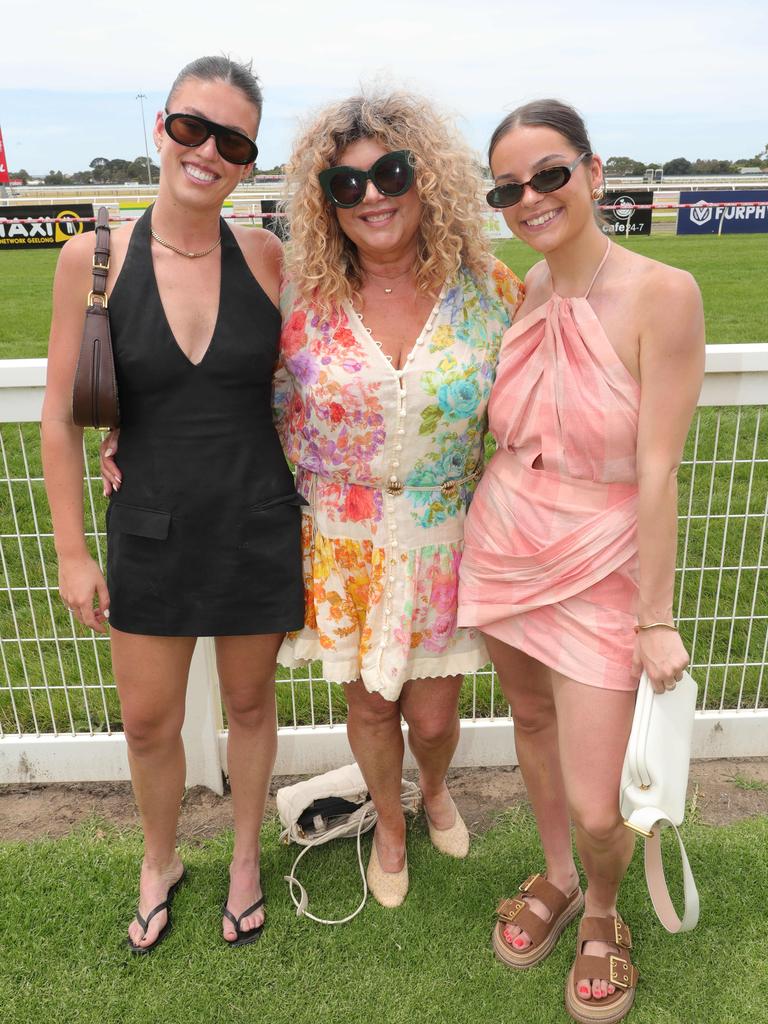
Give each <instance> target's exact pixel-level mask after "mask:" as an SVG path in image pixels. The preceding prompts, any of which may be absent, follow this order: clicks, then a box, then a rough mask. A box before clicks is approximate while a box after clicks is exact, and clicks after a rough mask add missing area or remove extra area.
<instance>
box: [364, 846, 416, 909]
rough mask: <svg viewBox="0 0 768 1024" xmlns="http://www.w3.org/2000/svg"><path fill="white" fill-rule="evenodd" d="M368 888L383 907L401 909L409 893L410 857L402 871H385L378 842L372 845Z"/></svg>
mask: <svg viewBox="0 0 768 1024" xmlns="http://www.w3.org/2000/svg"><path fill="white" fill-rule="evenodd" d="M366 877H367V879H368V888H369V889H370V890H371V892H372V893H373V896H374V899H375V900H376V901H377V902H378V903H380V904H381V905H382V907H388V908H390V909H391V908H392V907H399V906H400V904H401V903H402V902H403V900H404V899H405V897H406V895H407V893H408V857H407V855H406V859H405V864H404V865H403V867H402V868H401V870H400V871H385V870H384V868H383V867H382V866H381V864H380V863H379V855H378V853H377V851H376V841H375V840H374V842H373V843H372V844H371V857H370V860H369V861H368V871H367V874H366Z"/></svg>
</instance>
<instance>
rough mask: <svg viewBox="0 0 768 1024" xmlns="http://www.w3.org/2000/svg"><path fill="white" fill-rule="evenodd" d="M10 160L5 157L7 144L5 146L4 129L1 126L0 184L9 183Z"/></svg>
mask: <svg viewBox="0 0 768 1024" xmlns="http://www.w3.org/2000/svg"><path fill="white" fill-rule="evenodd" d="M9 184H10V178H9V176H8V161H7V160H6V157H5V146H3V129H2V128H0V185H9Z"/></svg>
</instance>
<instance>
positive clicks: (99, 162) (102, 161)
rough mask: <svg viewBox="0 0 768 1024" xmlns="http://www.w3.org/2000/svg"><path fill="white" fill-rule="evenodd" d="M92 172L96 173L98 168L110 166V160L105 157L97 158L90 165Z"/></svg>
mask: <svg viewBox="0 0 768 1024" xmlns="http://www.w3.org/2000/svg"><path fill="white" fill-rule="evenodd" d="M88 166H89V167H90V168H91V170H92V171H95V170H96V168H97V167H107V166H109V160H107V158H106V157H105V156H95V157H94V158H93V160H91V162H90V163H89V164H88Z"/></svg>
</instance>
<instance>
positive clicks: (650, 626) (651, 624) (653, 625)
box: [634, 622, 677, 633]
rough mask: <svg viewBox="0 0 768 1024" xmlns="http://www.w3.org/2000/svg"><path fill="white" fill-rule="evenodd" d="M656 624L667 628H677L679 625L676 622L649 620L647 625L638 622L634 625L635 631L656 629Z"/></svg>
mask: <svg viewBox="0 0 768 1024" xmlns="http://www.w3.org/2000/svg"><path fill="white" fill-rule="evenodd" d="M656 626H664V628H665V629H674V630H677V626H676V625H675V624H674V622H649V623H647V624H646V625H645V626H641V625H640V623H639V622H638V624H637V625H636V626H635V627H634V628H635V633H639V632H640V630H641V629H655V628H656Z"/></svg>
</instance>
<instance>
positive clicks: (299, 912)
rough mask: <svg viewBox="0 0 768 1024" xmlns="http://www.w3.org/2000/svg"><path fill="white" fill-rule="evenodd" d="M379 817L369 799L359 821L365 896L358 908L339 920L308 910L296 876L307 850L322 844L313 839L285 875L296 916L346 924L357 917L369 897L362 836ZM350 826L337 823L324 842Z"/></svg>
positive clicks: (359, 853)
mask: <svg viewBox="0 0 768 1024" xmlns="http://www.w3.org/2000/svg"><path fill="white" fill-rule="evenodd" d="M378 817H379V816H378V814H377V813H376V808H375V807H374V806H373V802H372V801H368V803H367V804H366V806H365V807H364V808H363V813H362V814H361V815H360V820H359V821H358V823H357V864H358V867H359V868H360V877H361V878H362V880H363V898H362V900H361V901H360V905H359V906H358V908H357V910H354V911H353V912H352V913H351V914H348V915H347V917H343V918H341V919H340V920H338V921H326V920H325V919H324V918H322V917H315V915H314V914H310V912H309V911H308V910H307V906H308V905H309V895H308V893H307V890H306V889H305V888H304V886H303V885H302V884H301V882H300V881H299V880H298V879H297V878H296V868H297V867H298V866H299V861H300V860H301V858H302V857H303V856H304V854H305V853H306V852H307V850H311V849H312V847H313V846H319V845H320V842H319V841H318V840H313V841H312V842H309V843H307V845H306V846H304V847H303V848H302V850H301V853H300V854H299V855H298V857H297V858H296V860H295V861H294V862H293V866H292V867H291V873H290V875H284V876H283V877H284V879H285V881H286V882H287V883H288V889H289V890H290V893H291V900H292V901H293V905H294V907H296V917H308V918H309V919H310V921H316V922H317V923H318V924H346V923H347V922H348V921H351V920H352V918H354V917H357V915H358V914H359V913H360V911H361V910H362V909H363V907H364V906H365V901H366V900H367V899H368V879H367V878H366V877H365V867H364V866H363V854H362V850H361V849H360V838H361V836H362V834H363V831H364V826H365V825H367V826H368V828H370V827H371V822H373V824H375V823H376V820H377V819H378ZM348 828H349V826H348V825H347V823H346V822H342V824H341V825H337V826H336V828H335V829H329V830H328V831H327V832H326V833H325V835H324V836H323V838H322V842H323V843H326V842H328V840H329V839H335V838H336V836H342V835H345V834H347V829H348ZM294 886H296V888H297V889H298V890H299V898H298V899H296V896H295V895H294V891H293V887H294Z"/></svg>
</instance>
